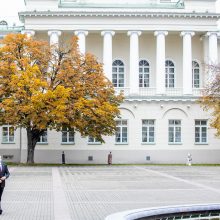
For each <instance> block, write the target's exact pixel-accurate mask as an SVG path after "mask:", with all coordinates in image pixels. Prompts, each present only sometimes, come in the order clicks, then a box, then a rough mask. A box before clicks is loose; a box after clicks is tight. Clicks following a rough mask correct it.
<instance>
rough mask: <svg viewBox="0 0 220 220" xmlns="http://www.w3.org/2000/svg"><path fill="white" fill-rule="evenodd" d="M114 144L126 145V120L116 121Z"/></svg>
mask: <svg viewBox="0 0 220 220" xmlns="http://www.w3.org/2000/svg"><path fill="white" fill-rule="evenodd" d="M115 142H116V143H121V144H126V143H127V142H128V127H127V120H117V121H116V135H115Z"/></svg>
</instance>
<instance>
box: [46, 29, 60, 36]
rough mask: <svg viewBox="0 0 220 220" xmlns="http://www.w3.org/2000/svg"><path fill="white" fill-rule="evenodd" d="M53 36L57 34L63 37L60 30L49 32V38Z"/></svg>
mask: <svg viewBox="0 0 220 220" xmlns="http://www.w3.org/2000/svg"><path fill="white" fill-rule="evenodd" d="M52 34H56V35H57V36H61V34H62V32H61V31H58V30H50V31H48V36H51V35H52Z"/></svg>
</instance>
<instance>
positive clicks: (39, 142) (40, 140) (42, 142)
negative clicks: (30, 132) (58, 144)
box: [36, 130, 48, 145]
mask: <svg viewBox="0 0 220 220" xmlns="http://www.w3.org/2000/svg"><path fill="white" fill-rule="evenodd" d="M45 132H46V134H47V136H46V141H42V138H43V135H44V134H45ZM36 144H39V145H44V144H48V130H46V131H44V133H43V134H42V135H41V136H40V137H39V141H37V143H36Z"/></svg>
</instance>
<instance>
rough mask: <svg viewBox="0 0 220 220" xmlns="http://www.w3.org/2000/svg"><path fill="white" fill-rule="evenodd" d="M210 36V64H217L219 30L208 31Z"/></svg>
mask: <svg viewBox="0 0 220 220" xmlns="http://www.w3.org/2000/svg"><path fill="white" fill-rule="evenodd" d="M207 36H208V37H209V55H208V60H209V65H216V64H217V63H218V43H217V40H218V39H217V37H218V33H217V32H208V33H207Z"/></svg>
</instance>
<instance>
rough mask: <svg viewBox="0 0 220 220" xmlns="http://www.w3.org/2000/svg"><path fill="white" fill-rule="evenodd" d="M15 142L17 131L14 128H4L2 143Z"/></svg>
mask: <svg viewBox="0 0 220 220" xmlns="http://www.w3.org/2000/svg"><path fill="white" fill-rule="evenodd" d="M14 141H15V129H14V127H12V126H10V125H7V126H3V127H2V143H14Z"/></svg>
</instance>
